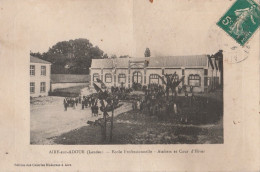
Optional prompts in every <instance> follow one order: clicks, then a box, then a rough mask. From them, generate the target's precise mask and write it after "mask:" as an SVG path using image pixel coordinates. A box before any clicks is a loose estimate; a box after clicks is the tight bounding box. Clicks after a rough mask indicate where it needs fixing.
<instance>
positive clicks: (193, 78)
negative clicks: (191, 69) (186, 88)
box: [188, 74, 200, 87]
mask: <svg viewBox="0 0 260 172" xmlns="http://www.w3.org/2000/svg"><path fill="white" fill-rule="evenodd" d="M188 84H189V85H192V86H194V87H199V86H200V76H199V75H198V74H195V75H193V74H191V75H189V78H188Z"/></svg>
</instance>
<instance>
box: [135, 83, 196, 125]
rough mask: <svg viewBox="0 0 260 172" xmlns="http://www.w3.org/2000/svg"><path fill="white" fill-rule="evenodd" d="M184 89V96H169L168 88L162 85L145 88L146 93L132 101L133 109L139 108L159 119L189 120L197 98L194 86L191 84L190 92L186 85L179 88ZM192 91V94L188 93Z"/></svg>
mask: <svg viewBox="0 0 260 172" xmlns="http://www.w3.org/2000/svg"><path fill="white" fill-rule="evenodd" d="M180 89H182V90H183V91H184V93H185V94H184V97H183V96H182V97H179V96H177V95H174V96H169V97H167V94H166V90H165V88H164V87H163V86H161V85H157V86H156V85H154V86H150V87H148V88H147V89H146V90H145V95H144V96H140V97H139V98H137V99H135V100H133V101H132V108H133V110H139V111H141V112H142V113H143V114H148V115H150V116H158V118H159V119H168V118H169V117H170V118H173V119H174V118H178V119H179V120H180V121H182V122H188V118H189V117H188V116H189V115H188V113H186V111H185V110H186V109H189V108H190V107H191V106H192V105H193V104H194V102H195V101H196V98H195V96H194V94H193V87H192V86H191V87H190V89H189V92H188V91H187V89H186V87H183V88H178V92H179V90H180ZM188 93H191V94H188Z"/></svg>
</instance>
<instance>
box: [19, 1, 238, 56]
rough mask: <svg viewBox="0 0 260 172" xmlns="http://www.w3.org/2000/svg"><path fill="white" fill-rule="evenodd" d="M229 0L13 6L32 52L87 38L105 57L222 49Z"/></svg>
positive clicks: (205, 51)
mask: <svg viewBox="0 0 260 172" xmlns="http://www.w3.org/2000/svg"><path fill="white" fill-rule="evenodd" d="M232 4H233V2H232V0H229V1H219V0H210V1H207V2H206V1H203V0H154V1H153V3H150V1H149V0H84V1H83V0H63V1H60V0H57V1H50V0H46V1H33V0H31V1H27V2H26V3H25V5H23V6H21V7H17V8H18V11H19V14H17V17H16V18H17V25H18V24H19V25H24V27H25V28H26V29H27V32H28V33H29V34H28V38H27V39H28V40H29V42H30V50H31V51H32V52H41V53H42V52H46V51H48V49H49V47H52V46H53V45H55V44H56V43H57V42H59V41H65V40H70V39H77V38H86V39H88V40H90V42H91V43H92V44H93V45H94V46H98V47H99V48H101V49H102V50H103V51H104V52H105V53H107V54H108V55H112V54H115V55H117V56H120V55H130V56H132V57H143V56H144V51H145V49H146V48H147V47H148V48H149V49H150V50H151V55H152V56H174V55H195V54H213V53H215V52H217V51H218V49H219V48H220V45H219V40H220V37H219V33H221V35H223V33H222V31H221V30H220V29H219V28H218V27H217V26H216V23H217V21H218V20H219V19H220V17H221V16H222V15H224V13H225V12H226V11H227V9H228V8H229V7H230V6H231V5H232Z"/></svg>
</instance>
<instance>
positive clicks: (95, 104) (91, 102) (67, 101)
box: [63, 95, 101, 116]
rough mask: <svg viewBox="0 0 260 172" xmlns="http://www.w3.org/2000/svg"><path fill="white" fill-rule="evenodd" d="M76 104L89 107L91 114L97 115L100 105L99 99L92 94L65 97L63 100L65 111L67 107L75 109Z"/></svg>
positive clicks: (82, 107) (83, 107)
mask: <svg viewBox="0 0 260 172" xmlns="http://www.w3.org/2000/svg"><path fill="white" fill-rule="evenodd" d="M78 104H81V109H82V110H84V109H85V108H91V114H92V116H98V112H99V107H101V104H100V100H99V99H98V98H97V97H95V96H93V95H90V96H82V97H81V96H79V97H73V98H72V97H65V98H64V100H63V105H64V110H65V111H67V109H68V107H71V108H73V109H76V107H77V106H78Z"/></svg>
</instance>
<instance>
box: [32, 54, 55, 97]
mask: <svg viewBox="0 0 260 172" xmlns="http://www.w3.org/2000/svg"><path fill="white" fill-rule="evenodd" d="M50 76H51V63H50V62H47V61H45V60H42V59H39V58H37V57H33V56H30V96H31V97H39V96H48V93H49V91H50V80H51V77H50Z"/></svg>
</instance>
